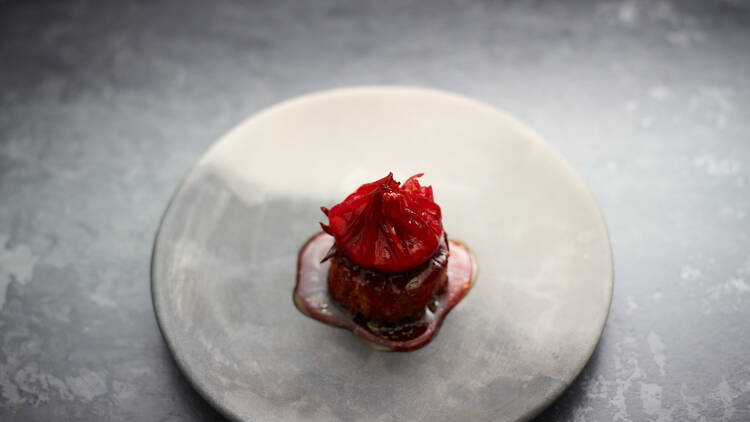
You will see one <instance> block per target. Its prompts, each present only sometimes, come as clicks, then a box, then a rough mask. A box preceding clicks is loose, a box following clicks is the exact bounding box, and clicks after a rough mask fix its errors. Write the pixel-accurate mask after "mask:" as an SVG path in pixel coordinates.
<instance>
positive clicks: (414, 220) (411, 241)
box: [320, 173, 443, 272]
mask: <svg viewBox="0 0 750 422" xmlns="http://www.w3.org/2000/svg"><path fill="white" fill-rule="evenodd" d="M421 176H422V173H420V174H416V175H414V176H412V177H410V178H409V179H407V180H406V182H404V184H403V185H401V184H400V183H399V182H397V181H395V180H393V173H389V174H388V176H386V177H384V178H382V179H380V180H377V181H375V182H372V183H366V184H364V185H362V186H360V187H359V188H358V189H357V190H356V191H355V192H354V193H352V194H351V195H349V196H347V197H346V199H344V201H343V202H341V203H340V204H338V205H336V206H334V207H333V208H331V209H330V210H328V209H326V208H325V207H322V208H321V209H322V210H323V213H325V214H326V215H327V216H328V222H329V224H328V226H326V225H324V224H323V223H321V224H320V225H321V226H322V227H323V230H325V232H326V233H328V234H330V235H331V236H333V237H334V238H335V239H336V247H338V248H339V249H340V250H342V251H343V252H344V253H345V254H346V256H347V257H348V258H349V259H351V260H352V261H354V262H355V263H357V264H359V265H361V266H362V267H365V268H369V269H373V270H377V271H384V272H398V271H406V270H409V269H412V268H415V267H417V266H419V265H420V264H422V263H424V262H425V261H427V260H428V259H429V258H430V257H431V256H432V255H434V254H435V252H436V251H437V249H438V246H439V245H440V236H441V235H442V234H443V225H442V223H441V220H440V219H441V215H440V207H439V206H438V205H437V204H436V203H435V201H434V200H433V198H432V187H431V186H420V185H419V181H418V180H417V179H418V178H419V177H421Z"/></svg>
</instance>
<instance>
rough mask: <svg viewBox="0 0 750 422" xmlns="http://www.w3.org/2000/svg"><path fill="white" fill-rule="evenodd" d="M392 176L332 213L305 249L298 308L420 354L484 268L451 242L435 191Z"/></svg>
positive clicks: (361, 190)
mask: <svg viewBox="0 0 750 422" xmlns="http://www.w3.org/2000/svg"><path fill="white" fill-rule="evenodd" d="M421 176H422V174H417V175H414V176H412V177H410V178H409V179H407V180H406V181H405V182H404V183H403V184H401V183H399V182H397V181H396V180H394V178H393V174H392V173H390V174H388V175H387V176H386V177H384V178H382V179H380V180H376V181H374V182H371V183H366V184H364V185H362V186H360V187H359V188H358V189H357V190H356V191H355V192H354V193H352V194H351V195H349V196H348V197H346V199H344V201H342V202H341V203H339V204H337V205H335V206H334V207H332V208H331V209H330V210H329V209H327V208H325V207H322V208H321V209H322V211H323V213H324V214H325V215H326V216H327V217H328V224H327V225H326V224H323V223H321V226H322V228H323V232H321V233H318V234H316V235H315V236H313V237H312V238H311V239H310V240H308V241H307V243H306V244H305V245H304V246H303V247H302V250H301V251H300V254H299V261H298V267H297V283H296V285H295V289H294V302H295V304H296V305H297V308H298V309H299V310H300V311H302V312H303V313H305V314H306V315H308V316H310V317H312V318H315V319H317V320H320V321H322V322H325V323H328V324H331V325H334V326H337V327H342V328H346V329H349V330H350V331H352V332H353V333H355V334H356V335H358V336H360V337H362V338H363V339H364V340H366V341H368V342H369V343H370V344H372V345H373V346H375V347H377V348H380V349H386V350H400V351H408V350H414V349H418V348H420V347H422V346H424V345H425V344H427V343H429V341H430V340H431V339H432V338H433V336H434V335H435V333H436V332H437V330H438V329H439V328H440V324H441V323H442V321H443V318H444V317H445V315H446V314H447V313H448V311H450V310H451V309H452V308H453V307H454V306H455V305H456V304H457V303H458V301H459V300H461V298H463V296H464V295H465V294H466V292H467V291H468V290H469V288H470V287H471V284H472V282H473V280H474V275H475V273H476V268H475V267H476V264H475V262H474V260H473V257H472V255H471V253H470V252H469V250H468V248H467V247H466V246H464V245H463V244H461V243H459V242H457V241H454V240H449V239H448V237H447V234H446V233H445V231H444V230H443V225H442V215H441V210H440V207H439V206H438V205H437V204H436V203H435V201H434V198H433V192H432V187H431V186H422V185H420V183H419V180H418V179H419V178H420V177H421Z"/></svg>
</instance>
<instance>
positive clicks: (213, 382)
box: [151, 87, 613, 421]
mask: <svg viewBox="0 0 750 422" xmlns="http://www.w3.org/2000/svg"><path fill="white" fill-rule="evenodd" d="M457 140H460V142H457ZM556 141H557V142H564V140H556ZM373 145H377V146H378V147H377V148H373ZM352 157H356V159H353V158H352ZM389 170H390V171H393V173H394V175H397V176H398V177H403V178H406V177H407V176H410V175H413V174H418V173H420V172H424V173H425V176H424V179H425V180H428V181H429V183H425V184H429V185H432V186H434V187H435V199H436V200H437V202H438V203H439V205H440V210H441V221H442V226H443V227H444V229H445V231H447V232H448V234H449V235H450V236H456V237H458V238H460V239H461V240H462V241H463V242H465V244H466V245H468V246H469V247H470V248H471V251H472V252H473V254H474V255H475V256H476V261H477V262H479V264H480V265H481V275H480V278H479V279H478V281H477V282H476V283H475V284H474V285H473V287H471V290H470V292H469V293H468V294H466V295H465V296H464V298H463V299H462V300H461V301H460V302H459V303H458V304H457V305H456V306H455V307H454V308H453V309H452V310H451V312H450V315H449V316H448V317H447V318H445V319H444V320H443V324H442V326H441V327H440V331H439V335H437V336H434V337H433V339H432V341H430V342H429V343H428V344H426V345H424V347H421V348H419V349H416V350H414V351H411V352H409V353H383V352H380V351H377V350H373V348H372V347H370V346H369V345H368V344H366V343H365V342H363V341H361V340H360V339H359V338H357V337H356V336H354V335H352V334H351V333H350V332H348V331H346V330H341V329H332V328H331V327H330V326H327V325H325V324H321V323H320V322H319V321H315V320H313V319H310V318H307V317H305V316H304V315H302V314H300V313H299V312H298V311H297V310H296V309H295V306H294V304H293V302H292V300H290V296H291V292H292V291H293V289H294V286H295V280H296V278H297V263H298V258H299V252H300V247H301V246H302V245H303V244H305V242H306V241H307V240H308V239H310V236H311V235H312V234H313V233H314V231H315V227H316V226H317V224H318V222H319V221H321V219H325V216H324V215H322V214H321V213H320V209H319V207H320V206H321V205H325V206H328V207H329V208H331V210H333V207H332V205H334V204H337V203H339V202H341V200H342V198H346V197H347V196H348V195H349V194H351V193H352V192H354V191H356V190H357V188H358V187H359V186H361V185H362V183H363V182H365V181H374V180H379V179H380V178H382V177H383V176H384V174H385V172H387V171H389ZM329 215H330V212H329ZM321 217H323V218H321ZM324 223H325V224H326V225H329V226H330V225H331V222H330V220H329V221H324ZM326 236H329V235H326ZM329 237H330V236H329ZM442 239H443V240H444V239H445V238H444V237H443V238H442ZM329 242H330V239H329ZM324 243H325V242H321V243H319V244H318V243H315V244H316V245H317V246H316V248H318V247H319V252H316V255H317V254H318V253H320V254H323V255H325V253H326V252H327V251H328V250H329V248H330V246H331V244H332V243H329V244H324ZM448 250H449V251H450V253H451V257H449V259H448V271H449V272H450V265H451V262H452V261H451V258H452V257H454V256H455V254H456V253H457V252H456V251H458V250H460V248H458V247H454V245H453V244H450V243H448ZM319 259H320V258H319ZM319 259H318V260H317V262H320V261H319ZM331 259H335V257H332V258H331ZM325 262H326V263H328V264H330V263H331V260H330V259H329V260H328V261H325ZM345 267H346V266H345ZM345 267H342V268H345ZM151 276H152V293H153V301H154V308H155V311H156V317H157V321H158V323H159V327H160V328H161V330H162V333H163V335H164V339H165V341H166V343H167V346H168V348H169V350H170V352H171V353H172V355H173V356H174V359H175V362H177V364H178V365H179V367H180V369H181V371H182V372H183V373H184V374H185V376H186V377H187V379H188V380H189V381H190V382H191V383H192V385H193V386H194V387H195V388H196V390H197V391H198V392H199V393H200V394H201V395H202V396H203V397H205V398H206V400H208V401H209V402H210V403H211V404H212V405H213V406H215V407H216V408H217V409H218V410H219V411H220V412H222V413H223V414H224V415H226V416H227V417H228V418H230V419H232V420H237V421H255V420H263V421H288V420H308V421H331V420H381V421H388V420H415V421H436V420H446V419H448V420H477V421H520V420H528V419H530V418H531V417H533V416H534V415H535V414H537V413H538V412H540V411H541V410H542V409H544V408H545V407H546V406H547V405H548V404H549V403H551V402H552V401H553V400H554V399H555V398H556V397H558V396H559V395H560V394H561V393H562V392H563V391H564V390H565V389H566V388H567V386H568V385H569V384H570V383H571V382H572V380H573V379H574V378H575V377H576V376H577V375H578V373H579V372H580V370H581V369H582V368H583V366H584V365H585V363H586V362H587V361H588V359H589V357H590V356H591V353H592V351H593V350H594V347H595V346H596V344H597V341H598V339H599V337H600V335H601V330H602V328H603V326H604V323H605V321H606V318H607V312H608V310H609V303H610V299H611V295H612V285H613V284H612V283H613V278H612V256H611V248H610V245H609V238H608V235H607V229H606V226H605V224H604V220H603V218H602V215H601V213H600V211H599V208H598V206H597V204H596V202H595V201H594V199H593V196H592V195H591V193H590V191H589V190H588V189H587V187H586V185H585V183H584V182H583V179H582V178H581V176H580V175H579V174H578V173H577V172H576V171H575V169H573V167H572V166H571V165H570V164H569V163H568V162H567V161H566V160H565V158H564V157H563V156H562V155H561V154H560V153H559V152H557V151H556V150H555V149H554V148H553V147H552V146H551V145H550V144H549V143H547V142H546V141H544V140H543V139H542V138H541V137H540V136H539V135H537V134H536V133H534V132H533V131H532V130H530V129H528V128H526V127H525V126H523V125H522V124H520V123H519V122H518V121H516V120H515V119H513V118H511V117H509V116H508V115H506V114H504V113H503V112H501V111H499V110H497V109H495V108H492V107H490V106H487V105H485V104H482V103H479V102H476V101H474V100H471V99H467V98H465V97H461V96H458V95H455V94H450V93H445V92H440V91H434V90H428V89H419V88H403V87H362V88H347V89H339V90H334V91H326V92H321V93H315V94H310V95H306V96H303V97H300V98H296V99H292V100H289V101H286V102H283V103H280V104H278V105H276V106H273V107H271V108H269V109H267V110H264V111H261V112H260V113H258V114H256V115H255V116H253V117H251V118H250V119H248V120H247V121H245V122H243V123H242V124H240V125H239V126H237V127H236V128H235V129H233V130H231V131H230V132H229V133H227V134H226V135H225V136H224V137H222V139H221V140H219V141H218V142H217V143H216V144H215V145H214V146H213V147H212V148H211V149H210V150H209V151H207V152H206V154H205V155H204V156H203V157H202V158H201V159H200V160H199V161H198V162H197V163H196V165H195V166H194V168H193V169H192V170H191V171H190V173H189V174H188V176H187V177H186V178H185V180H184V181H183V183H182V185H181V186H180V187H179V189H178V190H177V192H176V193H175V195H174V197H173V199H172V201H171V202H170V204H169V206H168V208H167V210H166V212H165V214H164V217H163V220H162V222H161V225H160V227H159V231H158V235H157V238H156V242H155V245H154V252H153V259H152V274H151ZM342 280H346V278H343V279H342ZM345 290H346V289H343V290H342V292H345ZM407 308H408V307H407Z"/></svg>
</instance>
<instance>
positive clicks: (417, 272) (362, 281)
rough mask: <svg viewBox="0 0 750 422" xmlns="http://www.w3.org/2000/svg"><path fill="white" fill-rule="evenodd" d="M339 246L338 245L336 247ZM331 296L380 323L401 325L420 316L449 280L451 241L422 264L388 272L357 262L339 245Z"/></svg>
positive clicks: (334, 262) (440, 247)
mask: <svg viewBox="0 0 750 422" xmlns="http://www.w3.org/2000/svg"><path fill="white" fill-rule="evenodd" d="M334 248H335V247H334ZM330 261H331V271H330V276H329V288H330V291H331V296H333V298H334V299H336V300H337V301H339V303H341V304H342V305H344V306H345V307H346V308H347V309H349V310H350V311H352V312H354V313H355V314H358V315H361V316H363V317H364V318H365V319H367V320H368V321H373V322H376V323H386V324H388V323H390V324H398V323H404V322H411V321H415V320H417V319H419V318H420V317H421V316H422V314H424V312H425V308H426V306H427V305H428V303H429V301H430V300H432V298H433V297H435V295H437V294H438V293H440V292H441V291H443V289H444V288H445V283H446V282H447V280H448V273H447V271H448V240H447V238H446V236H443V237H442V238H441V242H440V244H439V245H438V250H437V252H435V254H434V255H433V256H432V257H431V258H430V259H429V260H428V261H427V262H425V263H423V264H421V265H419V266H418V267H416V268H414V269H411V270H407V271H403V272H397V273H385V272H381V271H374V270H370V269H367V268H364V267H362V266H360V265H357V264H355V263H353V262H352V261H351V260H350V259H349V258H347V257H346V255H344V254H343V253H342V252H341V251H340V250H338V248H336V252H335V253H334V254H333V256H331V257H330Z"/></svg>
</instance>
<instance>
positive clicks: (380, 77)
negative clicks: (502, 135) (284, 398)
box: [0, 1, 750, 421]
mask: <svg viewBox="0 0 750 422" xmlns="http://www.w3.org/2000/svg"><path fill="white" fill-rule="evenodd" d="M383 83H387V84H409V85H422V86H430V87H436V88H440V89H445V90H450V91H455V92H458V93H461V94H464V95H468V96H471V97H475V98H477V99H480V100H483V101H485V102H488V103H490V104H493V105H496V106H498V107H500V108H502V109H504V110H506V111H508V112H509V113H511V114H513V115H515V116H516V117H518V118H520V119H521V120H522V121H524V122H525V123H526V124H528V125H529V126H531V127H533V128H535V129H536V130H537V131H539V132H540V133H541V134H542V135H544V136H545V137H546V138H547V139H548V140H549V141H550V142H551V143H553V144H554V145H555V146H556V147H557V148H558V149H560V150H561V151H562V152H563V153H564V154H565V155H566V156H567V157H568V159H569V160H570V161H571V162H572V163H573V164H574V165H575V166H576V167H577V168H578V170H579V171H580V172H581V173H582V174H583V176H584V177H585V178H586V179H587V181H588V183H589V184H590V186H591V189H592V191H593V192H594V194H595V195H596V196H597V198H598V200H599V202H600V205H601V207H602V209H603V211H604V214H605V216H606V218H607V221H608V224H609V228H610V231H611V236H612V241H613V248H614V256H615V272H616V281H615V295H614V300H613V304H612V309H611V313H610V317H609V322H608V324H607V327H606V329H605V332H604V336H603V338H602V340H601V342H600V344H599V347H598V349H597V351H596V352H595V354H594V356H593V358H592V360H591V361H590V362H589V364H588V366H587V367H586V369H585V370H584V372H583V374H582V375H581V376H580V377H579V378H578V380H577V381H576V382H575V383H574V385H573V386H572V388H571V389H570V390H569V391H568V392H567V393H565V394H564V395H563V396H562V397H561V399H560V400H559V401H557V402H556V403H555V404H554V405H553V406H552V407H551V408H550V409H549V410H547V411H546V412H545V413H544V414H543V415H542V416H541V417H540V420H543V421H547V420H600V421H601V420H613V421H625V420H659V421H666V420H701V419H703V420H731V421H744V420H749V419H750V352H748V350H750V322H749V321H750V238H748V234H750V112H749V111H748V110H750V95H749V94H750V4H748V3H747V2H740V1H724V2H719V1H710V2H709V1H707V2H693V1H689V2H683V1H681V2H677V1H674V2H668V1H660V2H651V1H643V2H640V1H625V2H611V3H599V4H593V3H590V2H572V1H566V2H554V1H549V2H545V1H542V2H539V1H537V2H496V3H495V2H493V3H489V2H479V3H475V2H458V1H457V2H452V3H447V2H420V3H417V2H404V1H394V2H377V3H376V2H371V3H350V2H346V3H344V2H341V3H330V2H317V3H310V2H308V3H306V4H304V5H303V4H294V3H292V2H274V3H270V2H269V3H268V4H260V3H258V4H249V3H244V2H226V1H222V2H215V3H212V4H211V5H210V6H209V5H207V4H204V2H197V1H191V2H179V3H173V4H165V3H157V4H145V3H144V4H141V3H135V2H132V3H112V4H105V3H104V2H91V3H84V2H68V3H37V2H20V1H3V2H0V306H1V307H2V309H1V311H0V337H1V343H0V419H1V420H4V421H5V420H91V421H99V420H196V421H197V420H206V419H219V416H218V415H217V414H216V413H215V412H214V411H213V410H212V409H211V408H210V407H209V406H208V405H207V404H206V403H205V402H204V401H202V399H201V398H200V397H199V396H198V395H197V394H196V393H195V392H194V391H193V390H192V388H191V387H190V386H189V385H188V384H187V383H186V381H185V379H184V378H183V377H182V376H181V374H180V373H179V371H178V370H177V368H176V366H175V365H174V363H173V361H172V359H171V357H170V355H169V353H168V352H167V349H166V346H165V344H164V342H163V340H162V338H161V335H160V333H159V331H158V329H157V326H156V323H155V320H154V316H153V312H152V308H151V298H150V294H149V262H150V255H151V246H152V241H153V236H154V233H155V231H156V228H157V225H158V222H159V218H160V216H161V214H162V212H163V211H164V209H165V207H166V204H167V201H168V199H169V197H170V195H171V194H172V192H173V191H174V189H175V188H176V187H177V185H178V183H179V181H180V178H181V177H182V176H183V175H184V174H185V173H186V172H187V171H188V169H189V168H190V166H191V165H192V163H193V162H194V160H196V159H197V158H198V157H199V156H200V155H201V154H202V152H203V151H204V150H205V149H207V148H208V147H209V146H210V145H211V144H212V143H213V142H214V141H215V140H216V139H217V138H218V137H219V136H220V135H221V134H222V133H224V132H225V131H227V130H228V129H229V128H231V127H232V126H233V125H234V124H236V123H237V122H239V121H240V120H242V119H244V118H245V117H247V116H248V115H250V114H252V113H253V112H255V111H257V110H259V109H261V108H263V107H265V106H267V105H270V104H273V103H275V102H277V101H279V100H282V99H285V98H288V97H291V96H295V95H298V94H302V93H306V92H309V91H315V90H319V89H325V88H331V87H336V86H342V85H361V84H383Z"/></svg>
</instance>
